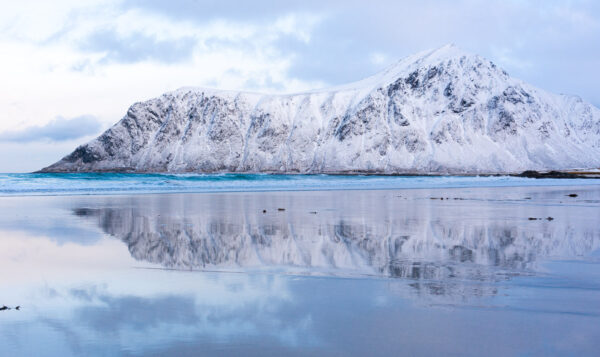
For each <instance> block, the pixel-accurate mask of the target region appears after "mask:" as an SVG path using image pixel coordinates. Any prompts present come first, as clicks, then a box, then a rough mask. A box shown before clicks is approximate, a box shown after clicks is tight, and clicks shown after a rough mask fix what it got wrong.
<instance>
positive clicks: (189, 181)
mask: <svg viewBox="0 0 600 357" xmlns="http://www.w3.org/2000/svg"><path fill="white" fill-rule="evenodd" d="M598 184H600V179H575V180H560V179H544V180H537V179H529V178H519V177H510V176H356V175H353V176H343V175H271V174H179V175H174V174H113V173H72V174H62V173H60V174H55V173H48V174H47V173H44V174H37V173H33V174H29V173H26V174H0V195H3V196H8V195H74V194H75V195H77V194H128V193H168V192H170V193H176V192H249V191H253V192H256V191H314V190H369V189H380V190H381V189H404V188H452V187H515V186H550V185H598Z"/></svg>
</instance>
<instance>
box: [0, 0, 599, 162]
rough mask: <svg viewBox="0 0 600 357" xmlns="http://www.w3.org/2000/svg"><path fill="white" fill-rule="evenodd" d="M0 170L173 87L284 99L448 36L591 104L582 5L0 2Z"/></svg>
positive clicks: (593, 56) (591, 57)
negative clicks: (256, 93) (276, 95)
mask: <svg viewBox="0 0 600 357" xmlns="http://www.w3.org/2000/svg"><path fill="white" fill-rule="evenodd" d="M0 6H1V7H0V8H1V9H2V11H0V113H2V114H1V115H0V152H2V155H0V172H30V171H34V170H37V169H40V168H42V167H44V166H47V165H49V164H51V163H53V162H55V161H57V160H59V159H60V158H61V157H63V156H64V155H66V154H68V153H70V152H71V151H72V150H74V149H75V148H76V147H77V146H78V145H80V144H83V143H85V142H87V141H89V140H91V139H93V138H94V137H96V136H97V135H99V134H100V133H101V132H102V131H103V130H105V129H107V128H108V127H110V126H111V125H113V124H114V123H116V122H117V121H118V120H120V119H121V118H122V117H123V115H124V114H125V113H126V111H127V108H128V107H129V106H130V105H131V104H133V103H135V102H139V101H143V100H147V99H150V98H152V97H156V96H158V95H160V94H162V93H164V92H167V91H171V90H174V89H177V88H180V87H187V86H200V87H211V88H221V89H235V90H252V91H260V92H267V93H290V92H296V91H302V90H308V89H315V88H321V87H327V86H331V85H337V84H343V83H347V82H352V81H355V80H359V79H361V78H364V77H366V76H369V75H372V74H374V73H376V72H378V71H380V70H382V69H383V68H385V67H386V66H389V65H391V64H393V63H394V62H396V61H398V60H399V59H401V58H403V57H405V56H407V55H410V54H413V53H416V52H420V51H423V50H428V49H433V48H437V47H441V46H443V45H445V44H448V43H454V44H455V45H457V46H458V47H460V48H462V49H464V50H465V51H468V52H471V53H476V54H479V55H481V56H484V57H486V58H488V59H490V60H492V61H493V62H495V63H496V64H498V65H500V66H501V67H502V68H504V69H505V70H506V71H507V72H508V73H509V74H511V75H512V76H513V77H516V78H520V79H523V80H525V81H527V82H529V83H531V84H533V85H536V86H538V87H540V88H543V89H546V90H549V91H551V92H556V93H567V94H576V95H579V96H580V97H582V98H583V99H584V100H587V101H589V102H591V103H592V104H595V105H596V106H600V91H599V90H598V87H599V86H598V83H600V70H599V69H598V68H599V65H600V2H598V1H592V0H580V1H577V0H570V1H569V0H564V1H553V0H537V1H533V0H532V1H526V0H522V1H517V0H454V1H441V0H440V1H436V0H421V1H380V0H370V1H353V0H345V1H337V0H331V1H324V0H320V1H313V0H303V1H293V0H290V1H264V0H253V1H226V0H215V1H211V0H205V1H194V0H170V1H158V0H87V1H75V0H53V1H46V0H44V1H36V0H32V1H21V2H17V1H5V0H0Z"/></svg>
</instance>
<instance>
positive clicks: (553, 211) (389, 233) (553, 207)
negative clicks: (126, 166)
mask: <svg viewBox="0 0 600 357" xmlns="http://www.w3.org/2000/svg"><path fill="white" fill-rule="evenodd" d="M100 176H102V175H100ZM14 177H15V176H11V178H10V179H14ZM25 177H27V176H25ZM44 177H50V178H49V180H56V181H55V182H61V185H63V187H64V190H62V191H56V189H55V188H54V189H55V190H54V191H52V187H53V185H52V184H50V183H43V184H42V183H41V182H40V181H43V180H44ZM173 177H175V179H174V180H177V179H179V180H182V181H184V184H189V185H190V186H191V187H188V188H186V190H184V191H183V193H172V192H171V191H169V190H168V189H167V190H161V189H155V191H152V192H155V193H144V192H148V191H150V190H149V189H148V187H155V186H156V182H160V181H161V180H171V179H172V176H163V175H143V176H139V175H123V177H120V175H117V177H116V178H115V177H111V176H110V175H108V176H106V177H104V178H101V179H98V178H94V175H83V176H82V177H77V176H67V177H61V175H58V177H53V176H41V177H37V178H36V179H35V180H38V182H31V183H30V187H29V191H24V190H25V189H24V188H23V187H21V188H20V189H21V190H23V192H20V193H16V192H13V193H10V194H7V193H4V195H2V196H0V247H1V249H0V272H1V273H0V286H1V287H2V290H1V293H0V307H2V306H6V307H7V309H4V310H0V356H107V355H110V356H115V355H116V356H165V355H175V356H197V355H211V356H213V355H215V356H390V355H393V356H397V355H410V356H439V355H444V356H481V355H486V356H517V355H518V356H549V355H551V356H573V355H577V356H595V355H597V353H598V351H600V303H599V302H600V224H599V223H598V222H600V186H598V185H595V184H593V182H594V181H595V180H582V181H585V185H573V182H574V181H570V180H564V181H560V182H556V184H557V185H548V183H553V184H554V182H553V181H546V180H538V181H535V180H533V181H529V180H522V181H524V182H527V183H528V184H530V185H529V186H527V185H520V184H518V180H520V179H512V178H483V179H477V178H429V177H426V178H417V177H408V178H401V177H400V178H394V177H365V178H362V177H356V178H346V177H337V176H333V177H329V176H325V177H321V176H318V177H311V176H308V177H303V176H295V177H293V178H286V177H282V178H279V177H275V176H268V175H257V177H254V176H251V177H250V178H249V179H248V181H250V182H251V184H252V185H253V186H252V187H254V188H253V189H247V191H242V192H198V193H194V192H189V191H190V190H198V188H197V187H198V186H192V185H193V182H194V180H196V184H198V183H197V182H200V184H199V185H203V186H201V187H203V188H204V190H205V191H208V190H211V189H213V188H211V186H210V184H208V183H207V182H209V180H208V179H206V178H196V177H194V178H187V177H184V178H179V177H178V176H173ZM21 179H22V180H23V181H27V180H26V179H24V178H21ZM211 179H212V180H213V182H216V183H217V184H218V182H220V181H219V180H222V181H223V180H224V181H226V183H227V182H228V183H229V185H230V186H219V187H221V188H219V189H221V190H223V189H224V188H223V187H226V188H227V190H231V191H237V190H240V188H239V187H240V185H242V183H240V181H243V180H244V179H240V178H237V179H234V178H231V177H226V178H214V177H213V178H211ZM35 180H34V181H35ZM69 180H71V181H69ZM86 180H88V181H87V182H88V183H86ZM138 180H139V181H138ZM144 180H147V182H146V183H144V185H146V188H144V189H140V190H130V191H127V190H124V189H123V188H122V187H119V185H120V184H122V185H124V186H125V187H126V188H127V187H130V186H136V182H143V181H144ZM236 180H237V182H236ZM278 180H279V181H278ZM285 180H297V181H292V182H298V181H299V182H304V183H305V184H306V187H315V186H310V185H316V184H317V183H319V185H318V187H317V188H318V190H309V189H306V188H302V189H297V187H296V185H293V184H291V183H290V182H289V181H285ZM311 180H312V181H311ZM345 180H347V181H345ZM411 180H412V181H411ZM419 180H424V181H421V184H423V182H427V180H431V181H436V180H437V183H438V184H439V185H440V186H442V187H440V188H431V187H423V186H418V185H417V186H416V187H419V189H411V188H410V187H412V186H408V187H407V186H401V184H405V185H407V184H408V183H411V182H412V183H411V184H414V183H415V182H419ZM452 180H455V181H453V183H454V184H458V183H460V184H461V185H465V186H466V187H446V186H448V182H449V181H452ZM468 180H471V184H468ZM494 180H497V181H496V183H495V184H493V186H494V187H480V186H481V185H488V184H489V185H492V182H493V181H494ZM190 181H191V182H192V183H190ZM257 181H258V183H257ZM431 181H429V182H431ZM68 182H72V183H73V184H72V185H71V186H73V187H71V188H69V187H68V186H69V185H68ZM89 182H92V183H91V184H90V183H89ZM231 182H233V183H231ZM252 182H253V183H252ZM268 182H270V185H277V184H280V185H281V186H279V188H275V189H274V188H272V187H270V186H269V184H267V183H268ZM281 182H284V183H281ZM286 182H287V183H286ZM307 182H308V183H310V185H308V183H307ZM324 182H325V183H324ZM357 182H358V183H363V184H365V185H366V184H367V183H371V184H370V185H366V186H365V187H363V188H379V189H376V190H375V189H369V190H365V189H360V186H356V187H353V189H352V190H346V191H340V190H339V188H340V186H342V185H350V183H357ZM407 182H408V183H407ZM482 182H483V183H482ZM565 182H566V183H570V184H566V183H565ZM374 183H377V184H374ZM390 183H393V184H394V185H396V186H393V187H394V189H389V188H387V189H386V188H385V187H386V186H384V184H390ZM590 183H591V184H590ZM245 184H248V182H246V183H245ZM284 184H285V185H290V186H284ZM421 184H419V185H421ZM21 185H22V186H26V183H25V182H22V183H21ZM102 185H105V186H102ZM139 185H142V184H141V183H139ZM152 185H155V186H152ZM232 185H238V186H236V188H235V189H233V188H232ZM40 186H44V187H45V188H44V189H43V190H45V191H42V189H41V188H40ZM75 186H76V187H75ZM158 186H159V185H158ZM167 186H169V185H167ZM323 186H326V188H323ZM91 187H95V190H92V189H91ZM99 187H100V188H99ZM107 187H112V188H114V189H113V190H106V188H107ZM194 187H195V188H194ZM256 187H259V188H256ZM281 187H292V188H293V190H284V189H282V188H281ZM343 187H348V186H343ZM396 188H397V189H396ZM33 189H36V190H37V191H31V190H33ZM119 189H120V191H119ZM69 190H70V191H69ZM103 190H104V191H103ZM213 190H214V189H213ZM265 190H275V191H268V192H264V191H265ZM32 192H33V193H32ZM90 193H93V194H90ZM102 193H110V194H102ZM113 193H119V194H113ZM131 193H136V194H131ZM140 193H144V194H140ZM157 193H160V194H157ZM441 198H444V199H443V200H442V199H441ZM17 306H19V309H18V310H17V309H16V307H17Z"/></svg>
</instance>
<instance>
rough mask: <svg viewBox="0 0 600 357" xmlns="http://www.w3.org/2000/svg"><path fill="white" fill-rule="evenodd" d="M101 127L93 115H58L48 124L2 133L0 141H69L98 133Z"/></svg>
mask: <svg viewBox="0 0 600 357" xmlns="http://www.w3.org/2000/svg"><path fill="white" fill-rule="evenodd" d="M101 127H102V125H101V124H100V121H98V119H97V118H96V117H94V116H92V115H82V116H79V117H75V118H71V119H67V118H63V117H57V118H56V119H54V120H52V121H51V122H49V123H48V124H46V125H42V126H30V127H28V128H25V129H21V130H14V131H6V132H3V133H0V141H9V142H20V143H28V142H34V141H42V140H50V141H55V142H59V141H67V140H73V139H79V138H82V137H84V136H88V135H92V134H96V133H98V131H100V129H101Z"/></svg>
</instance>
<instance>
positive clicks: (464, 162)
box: [43, 45, 600, 174]
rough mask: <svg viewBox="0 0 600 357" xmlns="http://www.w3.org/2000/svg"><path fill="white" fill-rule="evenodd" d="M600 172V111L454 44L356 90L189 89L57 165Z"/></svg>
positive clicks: (134, 113)
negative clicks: (511, 73)
mask: <svg viewBox="0 0 600 357" xmlns="http://www.w3.org/2000/svg"><path fill="white" fill-rule="evenodd" d="M593 167H600V110H599V109H598V108H596V107H594V106H592V105H590V104H588V103H586V102H584V101H582V100H581V99H580V98H577V97H572V96H565V95H556V94H551V93H548V92H545V91H543V90H540V89H538V88H535V87H533V86H531V85H529V84H527V83H524V82H522V81H520V80H517V79H514V78H511V77H510V76H509V75H508V74H507V73H506V72H505V71H504V70H502V69H501V68H498V67H497V66H496V65H495V64H493V63H492V62H490V61H488V60H486V59H484V58H482V57H479V56H477V55H472V54H469V53H466V52H464V51H462V50H460V49H458V48H457V47H455V46H452V45H447V46H444V47H442V48H440V49H437V50H434V51H427V52H423V53H419V54H416V55H413V56H410V57H407V58H405V59H403V60H401V61H399V62H398V63H396V64H394V65H393V66H391V67H389V68H388V69H386V70H384V71H383V72H381V73H378V74H376V75H374V76H372V77H369V78H367V79H364V80H362V81H359V82H355V83H352V84H349V85H345V86H339V87H334V88H329V89H324V90H315V91H310V92H305V93H298V94H289V95H265V94H258V93H247V92H233V91H221V90H212V89H202V88H183V89H179V90H176V91H174V92H170V93H166V94H164V95H162V96H160V97H158V98H155V99H151V100H148V101H146V102H142V103H136V104H134V105H132V106H131V107H130V108H129V110H128V112H127V114H126V115H125V117H123V119H121V121H119V122H118V123H117V124H115V125H114V126H113V127H112V128H110V129H108V130H107V131H106V132H105V133H103V134H102V135H101V136H100V137H98V138H97V139H95V140H92V141H91V142H89V143H87V144H85V145H82V146H80V147H78V148H77V149H76V150H75V151H74V152H73V153H71V154H70V155H68V156H66V157H65V158H63V159H62V160H60V161H58V162H57V163H55V164H53V165H51V166H49V167H47V168H45V169H43V171H47V172H70V171H132V172H284V173H357V172H372V173H386V174H392V173H507V172H520V171H523V170H527V169H533V170H544V169H568V168H593Z"/></svg>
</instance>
